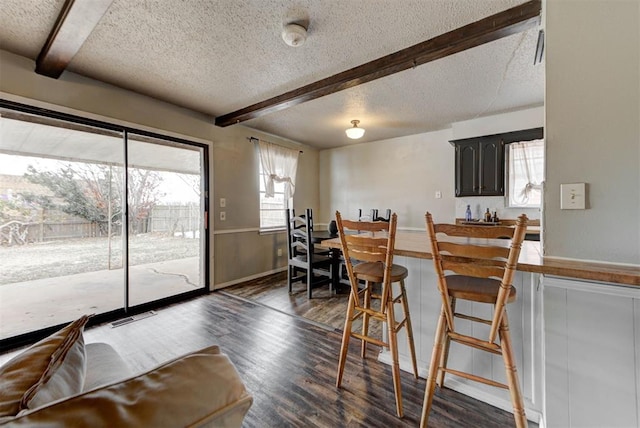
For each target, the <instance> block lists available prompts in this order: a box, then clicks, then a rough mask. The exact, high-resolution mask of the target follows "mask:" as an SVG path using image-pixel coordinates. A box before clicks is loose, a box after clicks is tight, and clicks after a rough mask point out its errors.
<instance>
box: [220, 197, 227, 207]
mask: <svg viewBox="0 0 640 428" xmlns="http://www.w3.org/2000/svg"><path fill="white" fill-rule="evenodd" d="M226 206H227V200H226V199H225V198H220V208H224V207H226Z"/></svg>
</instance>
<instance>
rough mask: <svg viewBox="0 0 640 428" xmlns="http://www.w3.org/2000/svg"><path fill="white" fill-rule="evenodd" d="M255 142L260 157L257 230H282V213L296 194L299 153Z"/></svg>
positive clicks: (259, 141) (264, 142) (284, 219)
mask: <svg viewBox="0 0 640 428" xmlns="http://www.w3.org/2000/svg"><path fill="white" fill-rule="evenodd" d="M255 140H257V139H255ZM257 141H258V153H259V155H260V167H259V168H260V169H259V179H260V229H279V228H284V227H285V222H286V215H285V209H287V207H288V206H289V199H291V198H292V197H293V193H294V192H295V186H296V170H297V168H298V155H299V151H298V150H293V149H289V148H286V147H282V146H279V145H276V144H271V143H269V142H266V141H261V140H257Z"/></svg>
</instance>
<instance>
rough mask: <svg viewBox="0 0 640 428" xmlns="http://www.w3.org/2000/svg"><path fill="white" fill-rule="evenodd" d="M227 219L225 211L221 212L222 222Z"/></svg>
mask: <svg viewBox="0 0 640 428" xmlns="http://www.w3.org/2000/svg"><path fill="white" fill-rule="evenodd" d="M226 219H227V213H226V212H225V211H220V220H221V221H225V220H226Z"/></svg>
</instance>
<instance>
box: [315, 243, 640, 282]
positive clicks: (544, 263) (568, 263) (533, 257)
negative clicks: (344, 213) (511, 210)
mask: <svg viewBox="0 0 640 428" xmlns="http://www.w3.org/2000/svg"><path fill="white" fill-rule="evenodd" d="M477 241H478V242H479V243H481V242H482V241H488V240H486V239H485V240H483V239H478V240H477ZM491 241H492V244H494V243H498V244H503V245H505V246H506V245H508V243H509V241H508V240H491ZM495 241H498V242H495ZM320 246H322V247H326V248H340V239H339V238H333V239H328V240H325V241H322V242H321V243H320ZM394 255H397V256H405V257H415V258H420V259H431V258H432V257H431V248H430V245H429V241H428V239H427V233H426V231H424V232H404V231H399V232H397V233H396V245H395V251H394ZM517 269H518V270H520V271H523V272H534V273H541V274H545V275H556V276H563V277H568V278H576V279H585V280H588V281H602V282H612V283H616V284H621V285H633V286H640V267H638V266H626V265H618V264H613V263H600V262H588V261H578V260H564V259H558V258H551V257H543V255H542V250H541V248H540V242H537V241H524V242H523V243H522V250H521V251H520V258H519V259H518V267H517Z"/></svg>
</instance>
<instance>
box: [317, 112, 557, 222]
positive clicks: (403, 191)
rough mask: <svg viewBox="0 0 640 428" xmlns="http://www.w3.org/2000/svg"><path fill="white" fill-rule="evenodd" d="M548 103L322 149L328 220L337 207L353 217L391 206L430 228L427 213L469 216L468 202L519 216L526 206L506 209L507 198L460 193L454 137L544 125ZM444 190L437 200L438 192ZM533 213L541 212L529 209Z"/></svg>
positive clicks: (323, 210) (441, 216)
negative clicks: (446, 126) (361, 211)
mask: <svg viewBox="0 0 640 428" xmlns="http://www.w3.org/2000/svg"><path fill="white" fill-rule="evenodd" d="M543 118H544V111H543V108H542V107H535V108H531V109H525V110H521V111H518V112H511V113H505V114H500V115H496V116H490V117H484V118H478V119H473V120H469V121H465V122H459V123H455V124H453V125H452V127H451V129H447V130H442V131H436V132H429V133H425V134H417V135H410V136H407V137H399V138H394V139H391V140H383V141H376V142H372V143H361V144H354V145H351V146H348V147H341V148H337V149H331V150H324V151H322V152H320V206H321V215H322V222H326V221H328V220H329V219H332V218H334V216H335V211H336V210H339V211H340V212H346V213H348V215H349V216H350V217H354V218H355V216H356V215H357V213H358V209H359V208H363V209H365V210H369V209H371V208H378V209H381V210H384V209H386V208H390V209H391V210H392V211H395V212H396V213H397V214H398V226H399V227H405V228H406V227H409V228H420V229H424V227H425V226H424V213H425V211H427V210H429V211H431V213H432V214H433V215H434V217H435V219H436V220H437V221H447V222H449V221H450V222H452V221H454V220H455V218H456V217H464V211H465V209H466V206H467V204H472V206H474V207H475V206H476V205H477V206H478V207H480V206H482V207H483V208H482V212H484V210H485V209H486V208H487V207H488V208H490V209H492V210H494V209H495V210H497V211H498V214H499V216H500V217H501V218H514V219H515V218H516V217H517V216H518V215H519V214H521V213H522V212H523V210H522V209H507V208H505V203H504V198H503V197H482V198H456V197H455V150H454V148H453V146H452V145H451V144H450V143H449V141H450V140H453V139H459V138H467V137H473V136H481V135H491V134H498V133H501V132H509V131H516V130H520V129H529V128H537V127H541V126H543ZM436 191H440V192H442V198H441V199H436V198H435V192H436ZM525 211H526V213H527V215H529V216H530V217H531V218H539V217H540V215H539V211H538V210H535V209H528V210H525Z"/></svg>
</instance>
